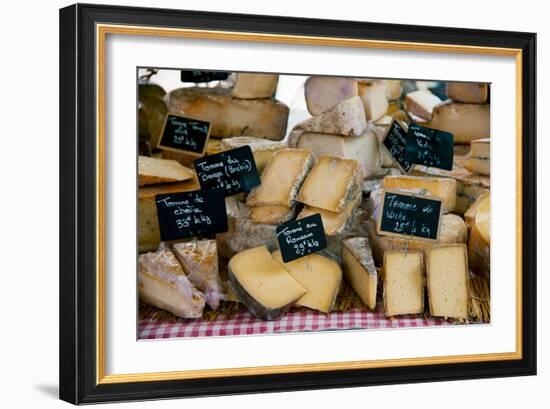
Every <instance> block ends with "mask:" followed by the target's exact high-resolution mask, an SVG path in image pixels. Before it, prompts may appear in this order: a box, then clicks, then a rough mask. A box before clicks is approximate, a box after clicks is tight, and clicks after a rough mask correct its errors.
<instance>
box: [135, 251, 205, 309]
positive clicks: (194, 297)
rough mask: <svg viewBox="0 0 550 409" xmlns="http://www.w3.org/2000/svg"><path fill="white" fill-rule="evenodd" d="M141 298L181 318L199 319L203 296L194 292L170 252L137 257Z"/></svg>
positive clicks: (196, 291) (195, 290) (202, 307)
mask: <svg viewBox="0 0 550 409" xmlns="http://www.w3.org/2000/svg"><path fill="white" fill-rule="evenodd" d="M138 264H139V274H138V287H139V298H140V300H142V301H143V302H146V303H148V304H151V305H154V306H155V307H158V308H162V309H164V310H167V311H170V312H171V313H173V314H175V315H177V316H179V317H182V318H199V317H201V316H202V311H203V309H204V303H205V298H204V295H203V294H202V293H201V292H200V291H198V290H197V289H195V288H194V287H193V286H192V285H191V283H190V282H189V280H188V279H187V277H186V275H185V274H184V272H183V270H182V268H181V265H180V263H179V262H178V260H177V259H176V257H175V256H174V254H173V253H172V252H171V251H170V250H169V249H161V250H159V251H157V252H154V253H146V254H141V255H140V256H139V258H138Z"/></svg>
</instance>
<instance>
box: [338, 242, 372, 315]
mask: <svg viewBox="0 0 550 409" xmlns="http://www.w3.org/2000/svg"><path fill="white" fill-rule="evenodd" d="M342 266H343V268H344V276H345V277H346V280H347V281H348V283H350V285H351V286H352V288H353V289H354V290H355V292H356V293H357V295H359V297H360V298H361V301H363V302H364V303H365V305H366V306H367V307H369V308H370V309H371V310H374V309H375V308H376V292H377V288H378V272H377V270H376V267H375V266H374V260H373V258H372V251H371V248H370V244H369V240H368V239H367V238H366V237H353V238H350V239H347V240H344V241H343V242H342Z"/></svg>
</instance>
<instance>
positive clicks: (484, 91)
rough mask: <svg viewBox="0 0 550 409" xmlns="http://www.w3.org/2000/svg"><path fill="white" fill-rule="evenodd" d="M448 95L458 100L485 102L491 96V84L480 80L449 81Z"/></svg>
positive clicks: (474, 102) (476, 102)
mask: <svg viewBox="0 0 550 409" xmlns="http://www.w3.org/2000/svg"><path fill="white" fill-rule="evenodd" d="M447 96H448V97H449V98H451V99H452V100H453V101H456V102H466V103H471V104H483V103H485V102H487V97H488V96H489V84H483V83H478V82H448V83H447Z"/></svg>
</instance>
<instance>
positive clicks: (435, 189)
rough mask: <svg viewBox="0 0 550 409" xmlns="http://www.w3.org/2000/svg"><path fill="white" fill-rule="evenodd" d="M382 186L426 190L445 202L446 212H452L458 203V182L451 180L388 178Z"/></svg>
mask: <svg viewBox="0 0 550 409" xmlns="http://www.w3.org/2000/svg"><path fill="white" fill-rule="evenodd" d="M382 185H383V187H384V188H393V189H426V190H427V191H428V192H430V194H431V196H436V197H439V198H441V199H442V200H443V205H444V206H445V209H446V211H448V212H452V211H453V210H454V208H455V203H456V181H455V180H454V179H449V178H435V177H421V176H404V175H403V176H386V177H385V178H384V179H383V181H382Z"/></svg>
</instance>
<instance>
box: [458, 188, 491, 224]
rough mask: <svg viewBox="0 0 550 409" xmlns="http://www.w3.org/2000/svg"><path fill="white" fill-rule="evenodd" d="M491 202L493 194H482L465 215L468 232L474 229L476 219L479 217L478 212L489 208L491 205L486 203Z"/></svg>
mask: <svg viewBox="0 0 550 409" xmlns="http://www.w3.org/2000/svg"><path fill="white" fill-rule="evenodd" d="M489 200H491V193H490V192H489V191H487V192H485V193H483V194H481V195H480V196H479V197H478V198H477V200H476V201H475V202H474V203H473V204H472V205H471V206H470V207H469V208H468V210H466V212H465V213H464V221H465V222H466V227H467V228H468V232H470V231H471V230H472V227H474V224H475V219H476V216H477V212H478V211H479V209H480V208H489V206H490V205H489V204H488V203H486V202H489Z"/></svg>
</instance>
